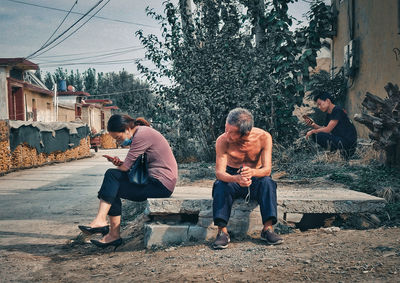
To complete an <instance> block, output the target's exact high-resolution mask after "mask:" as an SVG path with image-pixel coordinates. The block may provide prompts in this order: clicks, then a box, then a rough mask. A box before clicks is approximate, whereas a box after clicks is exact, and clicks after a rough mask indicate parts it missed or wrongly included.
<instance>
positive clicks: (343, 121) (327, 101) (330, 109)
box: [303, 91, 357, 159]
mask: <svg viewBox="0 0 400 283" xmlns="http://www.w3.org/2000/svg"><path fill="white" fill-rule="evenodd" d="M312 95H313V96H314V101H315V102H316V103H317V106H318V108H319V109H320V110H321V111H322V112H325V113H327V116H326V121H325V126H320V125H317V124H316V123H315V122H314V121H313V120H312V119H311V118H309V117H308V116H303V118H304V120H305V123H306V124H307V125H308V126H310V127H312V128H313V129H312V130H310V131H308V132H307V134H306V138H308V137H310V136H311V139H312V140H313V141H314V142H316V143H318V144H319V145H320V146H322V147H323V148H325V149H330V151H332V152H333V151H336V150H340V154H341V155H342V157H344V158H345V159H348V158H350V157H351V156H352V155H353V154H354V152H355V151H356V146H357V132H356V128H355V127H354V125H353V123H352V122H351V120H350V119H349V117H348V116H347V114H346V112H345V111H344V110H343V109H342V108H341V107H339V106H336V105H335V104H333V102H332V98H331V96H330V94H329V93H326V92H321V91H313V93H312Z"/></svg>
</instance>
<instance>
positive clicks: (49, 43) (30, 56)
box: [26, 0, 103, 59]
mask: <svg viewBox="0 0 400 283" xmlns="http://www.w3.org/2000/svg"><path fill="white" fill-rule="evenodd" d="M101 2H103V0H100V1H99V2H97V4H95V5H94V6H93V7H92V8H90V9H89V11H87V12H86V13H85V14H84V15H83V16H82V17H80V18H79V19H78V20H77V21H76V22H75V23H73V24H72V25H71V26H70V27H69V28H68V29H66V30H65V31H64V32H62V33H61V34H60V35H59V36H57V37H56V38H55V39H53V40H51V41H50V42H48V43H47V44H46V45H45V46H42V47H41V48H39V49H38V50H36V51H35V52H33V53H32V54H31V55H29V56H27V57H26V59H29V58H32V57H33V56H34V55H35V54H37V53H39V52H40V51H42V50H43V49H45V48H47V47H48V46H50V45H51V44H52V43H54V42H55V41H56V40H57V39H59V38H60V37H62V36H63V35H64V34H66V33H67V32H68V31H69V30H70V29H72V28H73V27H74V26H75V25H76V24H78V23H79V22H80V21H81V20H82V19H83V18H84V17H86V16H87V15H88V14H89V13H90V12H91V11H93V10H94V9H95V8H96V7H97V6H99V5H100V3H101Z"/></svg>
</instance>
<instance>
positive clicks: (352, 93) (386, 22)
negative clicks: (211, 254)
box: [332, 0, 400, 138]
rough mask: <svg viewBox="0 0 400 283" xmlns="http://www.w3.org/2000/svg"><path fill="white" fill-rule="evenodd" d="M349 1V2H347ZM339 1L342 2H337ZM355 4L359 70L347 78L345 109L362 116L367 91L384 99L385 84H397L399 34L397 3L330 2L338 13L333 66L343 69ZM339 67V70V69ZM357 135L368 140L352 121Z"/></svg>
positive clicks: (372, 0)
mask: <svg viewBox="0 0 400 283" xmlns="http://www.w3.org/2000/svg"><path fill="white" fill-rule="evenodd" d="M349 1H350V2H349ZM340 2H341V3H340ZM351 3H354V20H353V21H354V36H353V38H354V39H357V40H358V42H359V50H358V51H359V52H358V58H359V69H358V72H357V73H356V75H355V77H354V79H350V80H349V82H348V84H349V89H348V95H347V101H346V109H347V111H348V113H349V117H350V118H353V116H354V114H356V113H362V112H363V111H364V110H363V107H362V105H361V103H362V101H363V99H364V97H365V94H366V92H367V91H368V92H371V93H373V94H375V95H378V96H379V97H382V98H385V97H386V96H387V93H386V91H385V90H384V86H385V85H386V84H387V83H388V82H392V83H395V84H398V85H400V51H399V53H398V54H396V51H397V49H396V48H398V49H400V34H398V33H399V27H398V25H399V23H398V21H399V15H398V10H399V7H398V5H400V4H399V2H398V0H384V1H377V0H354V1H351V0H343V1H339V0H332V4H335V5H336V8H337V10H338V12H339V14H338V19H337V36H334V37H333V43H332V65H333V67H339V68H340V67H342V66H343V58H344V46H345V45H346V44H348V42H349V41H350V40H351V36H350V34H351V33H350V30H351V29H350V26H351V25H349V22H351V21H349V19H351V14H352V13H351V9H350V10H349V9H348V8H349V6H348V5H349V4H350V6H351ZM339 68H338V69H339ZM354 125H355V126H356V127H357V131H358V136H359V137H361V138H368V133H369V130H368V129H367V128H366V127H365V126H363V125H361V124H359V123H357V122H354Z"/></svg>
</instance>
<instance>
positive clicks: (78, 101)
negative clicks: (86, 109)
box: [57, 91, 90, 123]
mask: <svg viewBox="0 0 400 283" xmlns="http://www.w3.org/2000/svg"><path fill="white" fill-rule="evenodd" d="M89 96H90V94H89V93H87V92H84V91H59V92H57V105H58V107H57V108H58V109H57V110H58V111H57V112H58V121H60V122H71V121H75V120H76V119H80V120H82V122H84V123H87V122H86V121H85V120H84V119H83V118H82V108H83V104H84V103H85V102H84V101H85V99H86V97H89Z"/></svg>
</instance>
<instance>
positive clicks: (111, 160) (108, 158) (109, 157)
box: [103, 154, 114, 162]
mask: <svg viewBox="0 0 400 283" xmlns="http://www.w3.org/2000/svg"><path fill="white" fill-rule="evenodd" d="M103 157H105V158H107V160H108V161H110V162H113V161H114V157H111V156H109V155H107V154H104V155H103Z"/></svg>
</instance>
